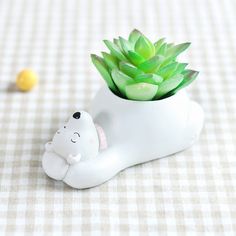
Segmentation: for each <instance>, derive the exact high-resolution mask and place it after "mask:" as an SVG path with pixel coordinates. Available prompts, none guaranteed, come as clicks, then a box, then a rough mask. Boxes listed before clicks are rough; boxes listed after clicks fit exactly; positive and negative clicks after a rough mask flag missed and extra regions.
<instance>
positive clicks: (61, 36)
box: [0, 0, 236, 236]
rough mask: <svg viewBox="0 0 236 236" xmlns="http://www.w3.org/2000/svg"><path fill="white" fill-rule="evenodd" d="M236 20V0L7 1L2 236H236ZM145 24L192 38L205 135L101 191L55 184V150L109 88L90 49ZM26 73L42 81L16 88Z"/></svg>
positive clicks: (153, 31)
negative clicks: (51, 161)
mask: <svg viewBox="0 0 236 236" xmlns="http://www.w3.org/2000/svg"><path fill="white" fill-rule="evenodd" d="M235 15H236V2H235V1H233V0H231V1H230V0H226V1H221V0H198V1H194V0H178V1H177V0H168V1H167V0H112V1H111V0H110V1H109V0H87V1H85V0H84V1H82V0H69V1H66V0H40V1H37V0H1V1H0V16H1V18H0V125H1V129H0V133H1V135H0V235H50V236H52V235H57V236H58V235H227V236H229V235H235V234H236V180H235V179H236V92H235V91H236V82H235V74H236V70H235V68H236V67H235V65H236V59H235V58H236V44H235V41H236V33H235V20H236V18H235ZM133 28H137V29H139V30H141V31H142V32H144V33H145V34H146V35H147V36H149V37H150V38H151V39H153V40H155V39H157V38H161V37H166V38H167V40H168V41H169V42H170V41H173V42H176V43H178V42H179V43H181V42H185V41H190V42H192V45H191V47H190V49H189V50H188V52H186V53H185V55H183V59H185V60H186V61H189V63H190V66H189V67H190V68H194V69H196V70H199V71H200V72H201V73H200V75H199V77H198V79H197V80H196V81H195V82H194V83H193V84H191V86H189V88H188V93H189V95H190V96H191V97H192V98H193V99H194V100H196V101H198V102H199V103H200V104H201V105H202V106H203V108H204V111H205V125H204V129H203V132H202V134H201V137H200V140H199V141H198V142H197V143H196V144H195V145H194V146H192V147H191V148H189V149H188V150H186V151H183V152H181V153H178V154H175V155H171V156H169V157H167V158H163V159H160V160H156V161H152V162H149V163H145V164H142V165H137V166H135V167H132V168H129V169H127V170H125V171H122V172H121V173H119V174H118V175H117V176H116V177H114V178H113V179H112V180H110V181H108V182H106V183H104V184H102V185H100V186H98V187H95V188H91V189H86V190H76V189H72V188H70V187H68V186H66V185H65V184H63V183H62V182H56V181H53V180H52V179H50V178H48V177H47V176H46V175H45V173H44V172H43V169H42V166H41V159H42V154H43V151H44V144H45V143H46V142H47V141H48V140H50V138H51V137H52V135H53V133H54V132H55V131H56V130H57V128H58V127H59V126H60V124H62V123H63V122H64V121H65V119H66V118H67V117H68V115H69V114H70V113H71V112H72V111H74V110H75V109H76V108H79V109H85V110H87V109H88V108H89V105H90V103H91V100H92V98H93V96H94V94H95V93H96V91H97V90H98V89H99V87H100V86H101V85H102V84H103V80H102V79H101V76H100V75H99V74H98V73H97V71H96V69H95V68H94V66H93V65H92V63H91V60H90V54H91V53H96V54H97V53H99V52H100V51H101V50H105V46H104V45H103V43H102V40H103V39H105V38H106V39H111V38H113V37H117V36H119V35H122V36H124V37H126V36H127V35H128V33H129V32H130V31H131V30H132V29H133ZM23 68H32V69H33V70H34V71H35V72H37V74H38V75H39V84H38V86H37V87H36V88H35V89H34V90H32V91H30V92H28V93H22V92H19V91H18V90H17V89H15V85H14V83H15V79H16V75H17V73H18V72H19V71H20V70H22V69H23Z"/></svg>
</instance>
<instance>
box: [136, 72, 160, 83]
mask: <svg viewBox="0 0 236 236" xmlns="http://www.w3.org/2000/svg"><path fill="white" fill-rule="evenodd" d="M134 80H135V81H136V82H138V83H141V82H144V83H148V84H160V83H161V82H162V81H163V78H162V77H161V76H159V75H155V74H141V75H137V76H136V77H135V79H134Z"/></svg>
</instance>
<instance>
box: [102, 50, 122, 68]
mask: <svg viewBox="0 0 236 236" xmlns="http://www.w3.org/2000/svg"><path fill="white" fill-rule="evenodd" d="M102 56H103V59H104V61H105V63H106V64H107V66H108V67H109V68H110V69H113V68H116V67H117V66H118V61H117V59H116V58H115V57H114V56H112V55H111V54H109V53H106V52H102Z"/></svg>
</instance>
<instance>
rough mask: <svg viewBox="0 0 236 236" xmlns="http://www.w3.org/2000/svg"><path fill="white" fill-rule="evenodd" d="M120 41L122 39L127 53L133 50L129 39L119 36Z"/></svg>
mask: <svg viewBox="0 0 236 236" xmlns="http://www.w3.org/2000/svg"><path fill="white" fill-rule="evenodd" d="M119 41H120V45H121V47H122V49H123V51H124V53H125V54H126V55H127V54H128V52H129V51H132V50H133V46H132V44H131V43H130V42H129V41H128V40H126V39H124V38H122V37H119Z"/></svg>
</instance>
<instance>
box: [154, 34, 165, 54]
mask: <svg viewBox="0 0 236 236" xmlns="http://www.w3.org/2000/svg"><path fill="white" fill-rule="evenodd" d="M164 42H165V38H161V39H159V40H158V41H157V42H155V43H154V47H155V51H156V54H157V52H158V50H159V49H160V48H161V46H162V44H163V43H164Z"/></svg>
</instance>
